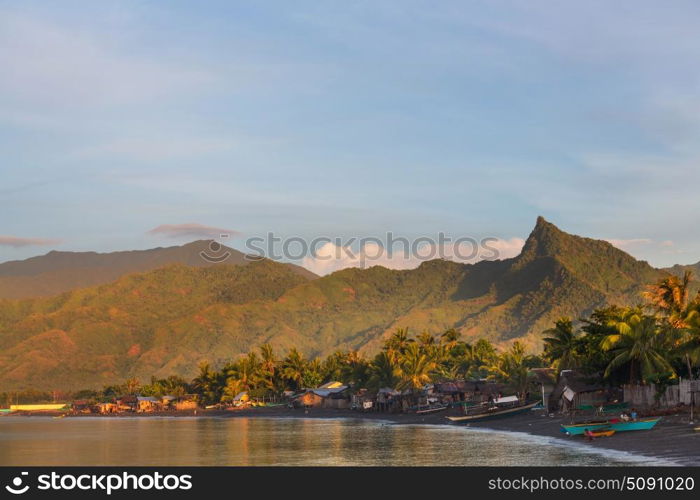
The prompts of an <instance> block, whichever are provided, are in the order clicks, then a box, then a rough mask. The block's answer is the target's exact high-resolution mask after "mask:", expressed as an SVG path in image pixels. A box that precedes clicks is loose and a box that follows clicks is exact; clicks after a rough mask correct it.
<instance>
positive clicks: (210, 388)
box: [192, 362, 219, 403]
mask: <svg viewBox="0 0 700 500" xmlns="http://www.w3.org/2000/svg"><path fill="white" fill-rule="evenodd" d="M217 379H218V374H217V373H216V372H214V371H212V369H211V367H210V366H209V363H207V362H202V363H200V364H199V374H198V375H197V376H196V377H195V378H194V380H192V389H193V390H194V391H195V392H196V393H197V394H199V395H200V396H201V397H202V399H203V400H204V402H207V403H212V402H216V401H218V399H219V398H218V397H217V393H218V387H217Z"/></svg>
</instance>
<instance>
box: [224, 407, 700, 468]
mask: <svg viewBox="0 0 700 500" xmlns="http://www.w3.org/2000/svg"><path fill="white" fill-rule="evenodd" d="M261 410H263V411H261ZM265 410H267V411H265ZM226 413H228V415H225V418H241V417H252V418H255V417H281V418H345V419H358V420H375V421H384V422H389V423H391V424H392V425H434V426H450V427H468V428H472V429H480V430H491V431H504V432H517V433H524V434H527V435H530V436H535V437H545V438H549V439H556V440H557V441H559V442H561V443H562V444H563V445H571V446H576V447H580V448H581V449H582V450H584V452H591V451H595V452H598V453H602V454H605V451H606V450H609V451H614V452H624V453H630V454H632V455H636V456H640V457H645V458H649V459H660V460H667V461H669V462H672V463H673V464H675V465H687V466H700V432H696V431H694V430H693V428H694V427H695V426H697V425H698V424H697V423H696V424H695V425H693V424H688V417H687V415H671V416H665V417H663V418H662V420H661V422H659V423H658V424H657V425H656V427H655V428H654V429H653V430H651V431H635V432H621V433H617V434H615V435H614V436H611V437H609V438H596V439H594V440H593V441H586V440H585V439H584V438H583V437H581V436H567V435H565V434H564V433H562V432H561V431H560V425H561V424H562V423H568V419H567V418H565V417H562V416H551V417H550V416H548V415H545V414H543V413H542V412H541V411H532V412H531V414H526V415H518V416H516V417H511V418H501V419H494V420H486V421H481V422H473V423H471V424H468V425H460V424H453V423H450V422H448V421H447V419H446V418H445V416H446V415H448V413H447V412H441V413H436V414H432V415H415V414H405V413H397V414H392V413H378V412H367V413H363V412H358V411H353V410H331V409H320V408H312V409H310V410H309V412H308V413H304V411H303V410H292V409H286V408H285V409H278V408H252V409H244V410H236V411H228V412H226Z"/></svg>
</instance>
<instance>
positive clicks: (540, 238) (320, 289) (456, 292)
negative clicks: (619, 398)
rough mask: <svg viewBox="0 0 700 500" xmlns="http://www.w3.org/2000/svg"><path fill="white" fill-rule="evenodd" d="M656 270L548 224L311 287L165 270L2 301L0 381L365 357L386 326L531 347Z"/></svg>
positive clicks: (628, 297)
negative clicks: (472, 249)
mask: <svg viewBox="0 0 700 500" xmlns="http://www.w3.org/2000/svg"><path fill="white" fill-rule="evenodd" d="M663 276H667V273H666V272H665V271H661V270H657V269H654V268H652V267H651V266H650V265H649V264H647V263H646V262H643V261H637V260H635V259H634V258H633V257H631V256H630V255H628V254H626V253H625V252H623V251H621V250H619V249H617V248H615V247H613V246H612V245H611V244H609V243H607V242H604V241H598V240H592V239H588V238H582V237H578V236H573V235H570V234H567V233H565V232H563V231H561V230H559V229H558V228H557V227H556V226H554V225H552V224H551V223H549V222H547V221H545V220H544V219H543V218H539V219H538V220H537V224H536V226H535V228H534V230H533V231H532V233H531V234H530V236H529V237H528V239H527V241H526V243H525V246H524V247H523V250H522V253H521V254H520V255H519V256H517V257H515V258H512V259H507V260H502V261H482V262H479V263H476V264H459V263H455V262H449V261H442V260H433V261H429V262H425V263H423V264H422V265H421V266H419V267H418V268H416V269H413V270H404V271H394V270H389V269H386V268H383V267H372V268H369V269H345V270H342V271H338V272H336V273H333V274H331V275H328V276H324V277H321V278H317V279H313V280H311V279H308V278H307V277H306V276H303V275H302V274H301V273H298V272H296V271H295V270H293V269H291V268H290V267H289V266H285V265H282V264H278V263H275V262H270V261H261V262H254V263H251V264H248V265H246V266H230V265H222V266H215V267H210V268H194V267H187V266H183V265H176V266H168V267H165V268H162V269H157V270H154V271H150V272H146V273H142V274H133V275H129V276H125V277H122V278H120V279H119V280H118V281H116V282H115V283H110V284H105V285H102V286H100V287H96V288H89V289H85V290H78V291H73V292H68V293H64V294H62V295H59V296H56V297H51V298H45V299H34V300H23V301H16V300H14V301H10V300H5V301H0V387H3V388H6V389H11V388H13V389H15V388H17V389H18V388H27V387H34V388H44V389H49V388H50V389H67V388H73V389H75V388H79V387H90V386H91V387H99V386H102V385H103V384H107V383H113V382H117V381H121V380H123V379H124V378H126V377H130V376H136V377H138V378H140V379H142V380H148V379H149V378H150V376H151V375H156V376H165V375H169V374H172V373H176V374H180V375H183V376H186V377H191V376H192V375H194V373H195V371H196V366H197V363H198V362H199V361H200V360H203V359H208V360H210V361H213V362H221V361H223V360H225V359H230V358H232V357H235V356H237V355H239V354H241V353H245V352H247V351H248V350H249V349H251V348H253V347H255V346H257V345H259V344H260V343H263V342H271V343H272V344H273V345H274V346H275V347H276V348H277V349H278V350H282V349H288V348H289V347H292V346H294V347H297V348H299V349H300V350H302V351H303V352H304V353H305V354H307V355H310V356H313V355H326V354H329V353H330V352H333V351H334V350H336V349H339V348H340V349H358V350H360V351H362V352H365V353H368V354H369V353H373V352H376V351H377V350H378V349H379V347H380V344H381V342H382V340H383V339H384V338H385V337H386V336H388V335H389V334H390V333H391V332H392V331H393V330H394V329H395V328H396V327H399V326H402V327H410V328H411V330H412V331H413V332H414V333H418V332H420V331H421V330H423V329H427V330H430V331H432V332H434V333H439V332H441V331H442V330H444V329H446V328H450V327H455V328H457V329H459V330H460V331H461V332H462V333H463V334H464V336H465V337H466V338H467V340H475V339H477V338H488V339H490V340H492V341H494V342H498V343H502V342H508V341H510V340H512V339H514V338H520V339H522V340H523V341H524V342H526V344H527V345H529V346H530V347H531V348H533V349H534V348H539V347H540V344H541V332H542V330H544V329H545V328H548V327H549V326H550V325H551V324H552V322H553V321H554V320H555V319H557V318H558V317H560V316H562V315H566V316H571V317H573V318H579V317H581V316H582V315H585V314H588V313H589V312H591V311H592V310H593V309H594V308H596V307H600V306H603V305H605V304H609V303H617V304H634V303H638V302H640V300H641V295H640V294H641V291H643V289H644V286H645V285H646V284H648V283H652V282H654V281H656V280H658V279H659V278H660V277H663Z"/></svg>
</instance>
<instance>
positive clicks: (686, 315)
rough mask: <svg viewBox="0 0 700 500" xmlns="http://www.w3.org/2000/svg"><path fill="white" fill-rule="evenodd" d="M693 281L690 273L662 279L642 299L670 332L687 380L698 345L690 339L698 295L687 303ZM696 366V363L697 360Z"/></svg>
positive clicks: (692, 337)
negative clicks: (684, 368)
mask: <svg viewBox="0 0 700 500" xmlns="http://www.w3.org/2000/svg"><path fill="white" fill-rule="evenodd" d="M692 281H693V273H692V271H686V272H685V273H683V276H682V277H679V276H675V275H674V276H669V277H667V278H664V279H661V280H659V281H658V282H657V283H655V284H653V285H650V286H648V287H647V291H646V292H644V297H645V298H646V299H647V301H648V302H649V303H650V305H651V306H652V307H653V308H654V309H655V310H656V312H658V313H659V314H661V315H662V317H663V318H664V319H665V321H666V322H667V323H668V325H669V326H670V328H671V329H673V332H671V333H672V335H673V337H674V338H675V342H674V344H675V347H679V350H680V351H681V352H683V354H684V357H685V362H686V365H687V366H688V376H689V377H690V378H693V367H692V361H693V360H694V359H696V358H697V356H696V355H695V354H694V350H695V349H694V347H693V346H694V345H695V344H696V343H697V342H696V339H695V336H694V335H693V333H694V329H693V324H694V321H693V316H694V315H695V314H697V309H698V308H697V306H698V304H700V293H699V294H698V295H697V297H696V298H695V300H693V301H692V302H689V301H688V298H689V296H690V284H691V282H692ZM695 362H696V363H697V360H696V361H695Z"/></svg>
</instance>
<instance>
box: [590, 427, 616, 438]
mask: <svg viewBox="0 0 700 500" xmlns="http://www.w3.org/2000/svg"><path fill="white" fill-rule="evenodd" d="M584 434H585V435H586V436H587V437H591V438H597V437H610V436H612V435H613V434H615V431H614V430H613V429H606V428H603V429H600V430H598V431H589V430H586V431H585V432H584Z"/></svg>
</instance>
